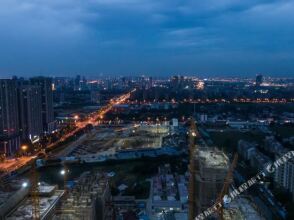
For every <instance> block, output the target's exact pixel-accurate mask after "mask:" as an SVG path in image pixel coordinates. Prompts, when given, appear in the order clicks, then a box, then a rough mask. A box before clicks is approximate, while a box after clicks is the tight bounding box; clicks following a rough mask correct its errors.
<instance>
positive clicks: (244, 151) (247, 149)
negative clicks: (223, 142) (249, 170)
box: [238, 140, 256, 160]
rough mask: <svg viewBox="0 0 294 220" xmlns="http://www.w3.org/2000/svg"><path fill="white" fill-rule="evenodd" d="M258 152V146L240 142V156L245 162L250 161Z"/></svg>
mask: <svg viewBox="0 0 294 220" xmlns="http://www.w3.org/2000/svg"><path fill="white" fill-rule="evenodd" d="M255 152H256V144H254V143H251V142H248V141H244V140H239V142H238V154H239V155H241V156H242V157H243V158H244V159H245V160H249V159H250V158H251V157H252V156H253V155H254V154H255Z"/></svg>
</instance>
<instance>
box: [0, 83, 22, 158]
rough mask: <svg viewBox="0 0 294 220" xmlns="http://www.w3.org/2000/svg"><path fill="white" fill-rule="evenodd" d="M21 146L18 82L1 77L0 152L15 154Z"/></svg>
mask: <svg viewBox="0 0 294 220" xmlns="http://www.w3.org/2000/svg"><path fill="white" fill-rule="evenodd" d="M19 146H20V129H19V109H18V101H17V83H16V80H12V79H0V153H2V154H3V153H4V154H6V155H8V156H10V155H13V154H14V153H15V152H16V151H17V150H18V149H19Z"/></svg>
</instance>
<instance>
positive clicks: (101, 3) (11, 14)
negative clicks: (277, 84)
mask: <svg viewBox="0 0 294 220" xmlns="http://www.w3.org/2000/svg"><path fill="white" fill-rule="evenodd" d="M256 73H263V74H264V75H272V76H292V74H293V73H294V0H259V1H257V0H0V77H3V76H4V77H5V76H11V75H19V76H30V75H50V76H71V75H73V74H82V75H83V74H84V75H87V76H98V75H101V74H104V76H105V75H107V74H109V75H141V74H146V75H153V76H160V75H162V76H167V75H171V74H193V75H202V76H217V75H218V76H233V75H234V76H244V77H246V76H254V75H255V74H256ZM293 75H294V74H293Z"/></svg>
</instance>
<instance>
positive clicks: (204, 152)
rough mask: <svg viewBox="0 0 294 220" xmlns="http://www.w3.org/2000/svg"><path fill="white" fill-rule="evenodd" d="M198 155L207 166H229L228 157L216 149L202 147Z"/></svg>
mask: <svg viewBox="0 0 294 220" xmlns="http://www.w3.org/2000/svg"><path fill="white" fill-rule="evenodd" d="M198 156H199V160H200V162H201V163H202V164H203V165H204V166H206V167H214V168H227V167H228V166H229V160H228V157H227V156H226V155H225V154H224V153H223V152H222V151H219V150H216V149H211V148H200V149H199V151H198Z"/></svg>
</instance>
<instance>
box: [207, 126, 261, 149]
mask: <svg viewBox="0 0 294 220" xmlns="http://www.w3.org/2000/svg"><path fill="white" fill-rule="evenodd" d="M209 135H210V138H211V140H212V141H213V143H214V145H216V146H218V147H219V148H220V149H224V151H226V152H234V151H236V150H237V146H238V141H239V140H241V139H244V140H246V141H252V142H256V143H257V144H262V143H263V139H264V135H263V134H261V133H259V132H240V131H223V132H220V131H219V132H215V131H214V132H209Z"/></svg>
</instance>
